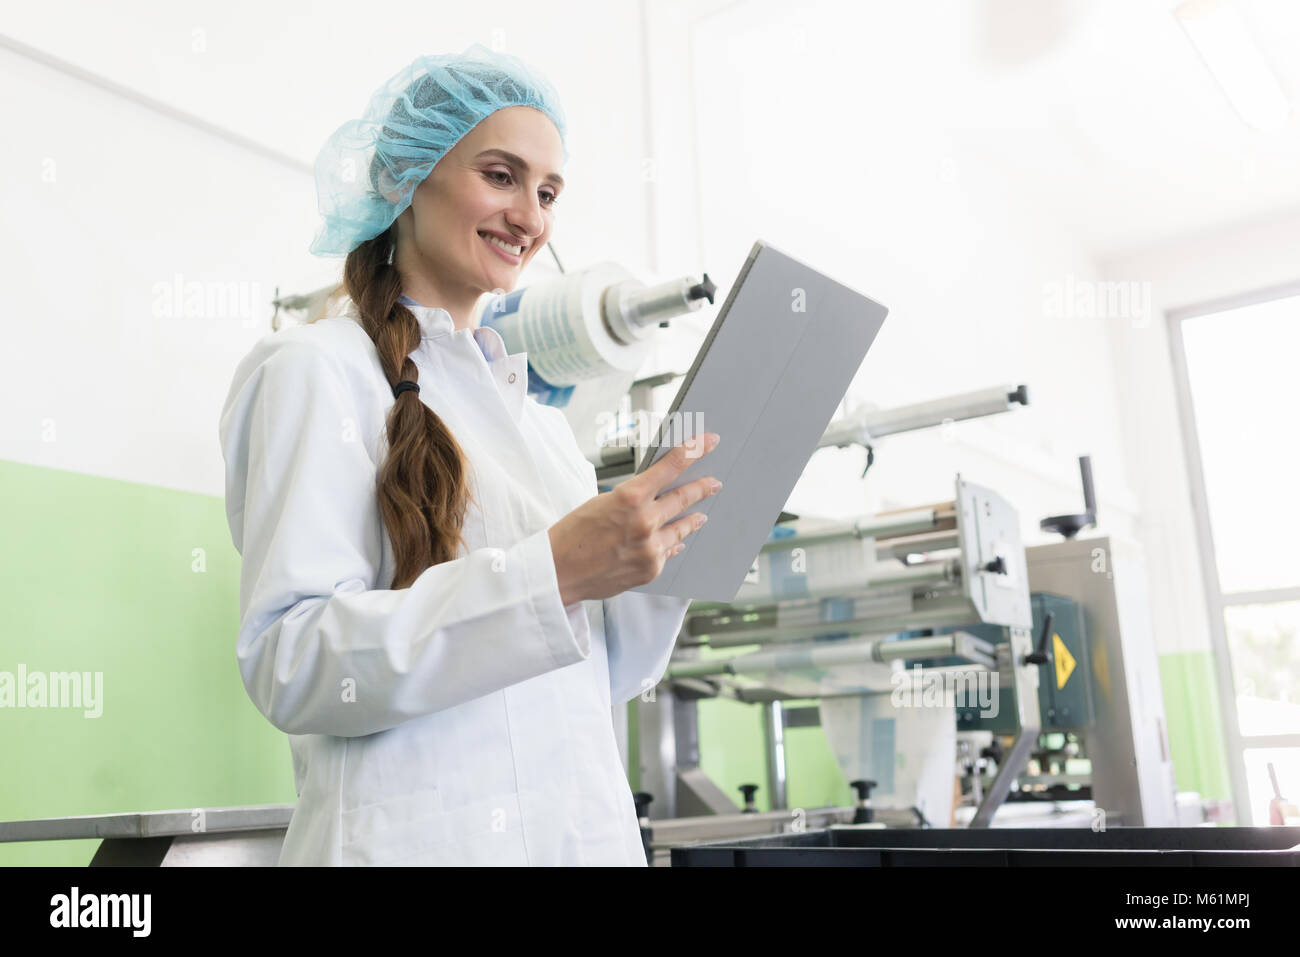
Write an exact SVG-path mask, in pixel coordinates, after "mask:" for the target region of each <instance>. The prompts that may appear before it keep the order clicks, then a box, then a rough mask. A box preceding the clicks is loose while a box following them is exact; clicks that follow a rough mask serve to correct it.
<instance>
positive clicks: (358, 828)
mask: <svg viewBox="0 0 1300 957" xmlns="http://www.w3.org/2000/svg"><path fill="white" fill-rule="evenodd" d="M342 818H343V822H342V823H343V847H342V852H343V863H344V864H345V865H362V866H367V865H377V864H389V865H392V864H399V865H400V864H443V865H471V866H473V865H477V864H487V863H503V862H505V863H521V864H522V863H526V858H524V856H523V841H522V835H521V833H520V831H519V821H520V815H519V801H518V797H517V796H516V795H513V794H502V795H498V796H495V797H494V798H492V799H489V800H487V801H483V802H478V803H476V804H473V805H469V806H466V807H461V808H456V809H455V810H452V811H448V810H445V809H444V808H443V806H442V802H441V800H440V799H439V796H438V792H437V791H436V790H432V791H420V792H415V793H413V794H409V795H403V796H402V797H400V798H393V799H392V800H389V801H381V802H380V803H378V804H370V805H366V806H365V807H361V808H357V809H356V810H355V811H345V812H343V815H342ZM515 857H518V858H519V860H518V861H514V860H512V858H515Z"/></svg>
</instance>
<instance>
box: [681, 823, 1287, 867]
mask: <svg viewBox="0 0 1300 957" xmlns="http://www.w3.org/2000/svg"><path fill="white" fill-rule="evenodd" d="M670 853H671V855H672V866H673V867H809V866H811V867H1044V866H1046V867H1115V866H1121V867H1122V866H1139V867H1244V866H1261V865H1262V866H1269V867H1297V866H1300V827H1112V828H1108V829H1107V830H1105V831H1093V830H1092V829H1090V828H1057V827H1047V828H1027V827H1026V828H974V829H968V828H886V829H880V828H861V827H845V826H837V827H831V828H826V829H824V830H818V831H805V832H803V833H801V834H772V835H763V836H760V837H748V838H739V839H734V840H728V841H719V842H717V843H707V844H695V845H692V846H688V847H674V848H672V849H671V852H670Z"/></svg>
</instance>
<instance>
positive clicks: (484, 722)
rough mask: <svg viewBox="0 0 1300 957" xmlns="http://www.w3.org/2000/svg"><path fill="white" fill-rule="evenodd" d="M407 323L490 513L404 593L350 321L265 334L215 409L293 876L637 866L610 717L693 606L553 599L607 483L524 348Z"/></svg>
mask: <svg viewBox="0 0 1300 957" xmlns="http://www.w3.org/2000/svg"><path fill="white" fill-rule="evenodd" d="M408 308H411V310H412V312H414V313H415V314H416V317H417V319H418V320H419V323H420V328H421V331H422V334H423V338H422V340H421V342H420V346H419V349H418V350H417V351H416V352H415V353H414V354H413V355H412V359H413V360H414V362H415V364H416V365H417V366H418V368H419V370H420V380H419V384H420V392H419V398H420V399H421V400H422V401H424V402H425V403H427V404H428V405H429V406H430V407H432V408H433V409H434V410H435V411H436V412H437V413H438V415H439V416H441V418H442V419H443V421H444V422H445V423H446V424H447V426H448V428H450V429H451V431H452V433H453V434H454V435H455V436H456V439H457V441H459V442H460V444H461V446H462V448H463V449H464V451H465V453H466V456H467V458H468V459H469V462H470V481H471V492H472V494H473V495H474V497H475V498H476V499H477V501H478V503H480V505H481V508H479V507H476V506H475V505H473V504H471V505H470V508H469V511H468V513H467V515H466V519H465V525H464V534H465V538H466V542H467V544H468V551H467V552H466V551H462V552H461V553H459V555H458V557H457V558H455V559H454V560H452V561H449V562H444V563H442V564H439V565H433V566H431V567H429V568H427V569H425V570H424V572H423V573H421V575H420V576H419V578H418V579H417V580H416V581H415V582H414V583H413V584H412V585H411V586H410V587H409V588H404V589H397V590H394V589H392V588H391V585H392V582H393V572H394V560H393V552H392V544H391V541H390V539H389V536H388V532H387V530H386V529H385V528H384V525H383V521H382V519H381V518H380V514H379V506H378V500H377V498H376V491H375V481H376V474H377V467H378V466H377V464H378V463H380V462H382V460H383V451H384V450H385V449H386V447H387V434H386V432H385V428H384V421H385V417H386V415H387V412H388V410H389V408H390V407H391V406H392V404H393V395H392V389H391V387H390V386H389V384H388V381H387V379H386V378H385V377H384V374H383V372H382V370H381V367H380V364H379V358H378V355H377V354H376V351H375V348H374V345H373V343H372V342H371V340H370V338H369V336H367V335H366V333H365V331H364V330H363V329H362V328H361V326H360V325H359V324H358V322H357V321H356V320H354V319H352V318H349V317H346V316H337V317H332V318H327V319H322V320H319V321H318V322H315V323H313V324H310V325H306V326H298V327H290V328H286V329H282V330H280V331H279V332H275V333H271V334H268V335H267V336H265V337H263V338H262V339H261V340H260V341H259V342H258V343H257V344H256V345H255V346H254V347H253V349H252V351H251V352H249V354H248V355H247V356H246V357H245V358H244V359H243V360H242V361H241V362H240V364H239V366H238V368H237V369H236V371H235V375H234V380H233V382H232V383H231V387H230V392H229V395H228V397H227V399H226V402H225V406H224V408H223V410H222V414H221V425H220V436H221V444H222V450H223V454H224V456H225V461H226V513H227V518H228V520H229V524H230V532H231V536H232V537H233V539H234V543H235V547H236V548H237V549H238V550H239V552H240V554H241V555H242V556H243V570H242V574H241V578H240V630H239V638H238V643H237V649H236V653H237V658H238V662H239V670H240V674H241V675H242V676H243V681H244V686H245V688H246V689H247V690H248V694H249V696H250V697H251V698H252V700H253V703H254V704H255V705H256V706H257V708H258V710H259V711H261V712H262V714H264V715H266V717H267V719H268V720H269V721H270V722H271V723H272V724H274V725H275V726H276V727H277V728H279V729H280V730H282V731H284V732H286V733H287V734H288V735H289V736H290V737H289V744H290V748H291V751H292V756H293V770H294V780H295V785H296V788H297V792H298V803H297V806H296V808H295V810H294V813H293V818H292V820H291V822H290V824H289V829H288V833H287V835H286V838H285V842H284V847H283V850H282V851H281V855H280V864H281V865H286V864H294V865H301V864H343V865H350V864H398V865H406V864H468V865H478V864H512V865H522V864H531V865H559V864H592V865H632V866H644V864H645V855H644V851H643V849H642V845H641V839H640V832H639V830H638V824H637V819H636V812H635V808H634V805H633V801H632V795H631V789H630V788H629V786H628V781H627V777H626V774H625V772H624V770H623V766H622V762H621V760H620V757H619V753H618V746H617V742H616V740H615V732H614V725H613V715H612V712H611V706H620V705H623V704H625V703H626V702H627V701H628V700H630V699H631V698H633V697H635V696H636V695H637V694H639V693H640V692H641V691H642V690H643V689H645V688H647V687H651V686H653V685H654V684H656V683H658V681H659V680H660V678H661V677H662V676H663V674H664V671H665V670H666V668H667V664H668V659H669V656H670V654H671V652H672V648H673V645H674V643H675V641H676V638H677V635H678V632H679V630H680V628H681V625H682V621H683V619H684V618H685V615H686V608H687V605H688V604H689V602H688V601H686V600H684V599H679V598H671V597H664V596H657V595H644V594H641V593H639V592H623V593H622V594H619V595H617V596H615V597H613V598H609V599H605V600H603V601H596V600H592V601H586V602H575V603H573V604H571V605H568V606H565V605H563V604H562V603H561V599H560V593H559V588H558V585H557V581H556V574H555V565H554V558H553V556H552V553H551V547H550V539H549V536H548V533H547V530H548V529H549V528H550V526H551V525H553V524H555V522H556V521H557V520H558V519H559V518H560V517H561V516H563V515H564V514H566V513H567V512H569V511H572V510H573V509H574V508H576V507H577V506H579V505H581V504H582V503H583V502H585V501H586V500H588V499H589V498H591V497H592V496H593V495H595V494H597V488H596V475H595V469H594V468H593V467H592V465H591V463H590V462H588V461H587V460H586V458H585V457H584V456H583V455H582V453H581V451H580V450H579V448H578V444H577V442H576V440H575V439H574V436H573V432H572V430H571V429H570V428H569V425H568V421H567V420H566V419H565V417H564V415H563V414H562V413H561V412H560V411H559V410H558V409H556V408H552V407H549V406H543V405H539V404H538V403H537V402H536V401H535V400H533V399H532V398H531V397H530V396H529V395H528V394H527V369H528V360H527V354H526V353H519V354H516V355H507V354H506V352H505V347H504V344H503V342H502V339H501V336H500V335H499V334H498V333H497V332H496V331H495V330H493V329H490V328H483V327H480V328H477V329H473V330H456V329H455V328H454V323H453V321H452V318H451V316H450V314H449V313H448V312H447V311H446V310H444V309H436V308H425V307H420V306H409V307H408Z"/></svg>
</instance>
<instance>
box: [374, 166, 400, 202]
mask: <svg viewBox="0 0 1300 957" xmlns="http://www.w3.org/2000/svg"><path fill="white" fill-rule="evenodd" d="M378 179H379V194H380V195H381V196H383V197H384V199H386V200H388V201H389V202H390V203H396V202H397V201H398V199H399V198H400V196H401V190H400V189H399V188H398V186H397V182H396V180H395V179H394V178H393V174H392V173H390V172H389V171H388V170H387V169H381V170H380V171H379V177H378Z"/></svg>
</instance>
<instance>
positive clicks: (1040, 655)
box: [1025, 611, 1056, 665]
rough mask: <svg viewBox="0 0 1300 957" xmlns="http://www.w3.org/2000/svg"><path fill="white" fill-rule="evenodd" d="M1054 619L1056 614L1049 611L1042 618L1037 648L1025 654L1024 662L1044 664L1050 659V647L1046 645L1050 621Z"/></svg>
mask: <svg viewBox="0 0 1300 957" xmlns="http://www.w3.org/2000/svg"><path fill="white" fill-rule="evenodd" d="M1055 620H1056V614H1055V613H1054V612H1050V611H1049V612H1048V613H1047V617H1046V618H1044V619H1043V633H1042V634H1041V635H1039V636H1038V648H1037V650H1035V651H1031V652H1030V653H1029V654H1027V655H1025V664H1027V665H1045V664H1047V663H1048V662H1049V661H1051V660H1052V649H1051V648H1049V647H1048V645H1047V639H1048V638H1050V637H1051V635H1052V622H1053V621H1055Z"/></svg>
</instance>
